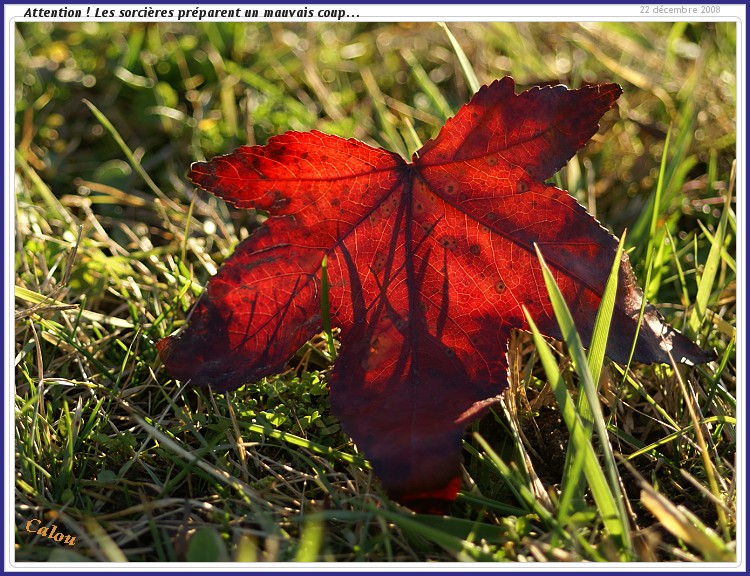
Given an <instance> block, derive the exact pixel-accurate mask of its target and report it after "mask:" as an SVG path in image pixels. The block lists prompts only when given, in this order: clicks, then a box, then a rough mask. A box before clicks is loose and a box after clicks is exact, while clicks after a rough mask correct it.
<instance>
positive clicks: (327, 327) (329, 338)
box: [320, 256, 336, 361]
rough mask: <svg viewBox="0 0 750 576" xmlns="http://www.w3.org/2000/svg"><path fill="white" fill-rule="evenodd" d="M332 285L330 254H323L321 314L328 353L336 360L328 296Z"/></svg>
mask: <svg viewBox="0 0 750 576" xmlns="http://www.w3.org/2000/svg"><path fill="white" fill-rule="evenodd" d="M329 290H330V286H329V284H328V256H323V262H322V263H321V265H320V315H321V317H322V320H323V331H324V332H325V335H326V343H327V344H328V354H329V355H330V357H331V360H332V361H333V360H336V344H335V342H334V341H333V329H332V328H331V306H330V301H329V298H328V293H329Z"/></svg>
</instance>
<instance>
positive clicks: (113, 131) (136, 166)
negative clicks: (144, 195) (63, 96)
mask: <svg viewBox="0 0 750 576" xmlns="http://www.w3.org/2000/svg"><path fill="white" fill-rule="evenodd" d="M83 103H84V104H86V106H88V107H89V109H90V110H91V112H92V113H93V114H94V116H95V117H96V119H97V120H98V121H99V123H100V124H101V125H102V126H103V127H104V128H105V129H106V130H107V132H109V133H110V135H111V136H112V138H114V140H115V142H117V145H118V146H119V147H120V149H121V150H122V152H123V154H125V157H126V158H127V159H128V162H130V165H131V166H132V167H133V170H135V171H136V172H138V174H139V176H140V177H141V178H143V181H144V182H145V183H146V184H147V185H148V187H149V188H151V191H152V192H153V193H154V194H156V195H157V196H158V197H159V198H160V199H161V200H163V201H164V202H166V203H167V205H168V206H169V207H170V208H171V209H173V210H178V211H180V207H179V206H177V204H175V202H174V201H173V200H172V199H171V198H169V197H168V196H166V195H165V194H164V192H162V191H161V189H160V188H159V187H158V186H157V185H156V183H155V182H154V181H153V180H152V179H151V176H149V175H148V172H146V170H144V168H143V166H141V163H140V162H139V161H138V159H137V158H136V157H135V154H133V151H132V150H131V149H130V147H129V146H128V145H127V144H126V143H125V140H123V139H122V136H120V133H119V132H118V131H117V128H115V127H114V125H113V124H112V122H110V121H109V118H107V117H106V116H105V115H104V114H103V113H102V111H101V110H99V108H97V107H96V106H94V105H93V104H92V103H91V102H89V101H88V100H86V99H84V100H83Z"/></svg>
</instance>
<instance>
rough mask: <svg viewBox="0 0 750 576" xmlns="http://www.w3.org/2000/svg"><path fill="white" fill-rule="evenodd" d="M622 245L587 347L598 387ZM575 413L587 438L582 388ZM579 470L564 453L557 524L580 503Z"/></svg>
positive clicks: (576, 460) (574, 456)
mask: <svg viewBox="0 0 750 576" xmlns="http://www.w3.org/2000/svg"><path fill="white" fill-rule="evenodd" d="M624 243H625V234H623V236H622V238H621V239H620V244H619V245H618V247H617V253H616V254H615V259H614V262H612V270H611V272H610V274H609V278H608V279H607V284H606V286H605V288H604V293H603V295H602V300H601V304H600V305H599V311H598V312H597V314H596V320H595V322H594V330H593V333H592V337H591V345H590V346H589V352H588V367H589V371H590V372H591V379H592V382H593V383H594V384H595V385H596V388H597V390H598V388H599V379H600V376H601V372H602V366H603V364H604V354H605V352H606V350H607V340H608V337H609V329H610V324H611V322H612V313H613V311H614V309H615V297H616V295H617V279H618V274H619V271H620V260H621V258H622V249H623V246H624ZM578 413H579V414H580V416H581V420H582V421H583V423H584V427H585V430H584V432H585V433H586V435H587V437H588V438H591V428H592V425H593V415H592V412H591V406H590V405H589V401H588V397H587V396H586V393H585V391H584V390H583V388H582V386H581V387H579V390H578ZM582 471H583V453H581V452H578V451H570V450H569V451H568V453H567V454H566V456H565V467H564V469H563V476H562V481H561V483H560V484H561V486H562V493H561V495H560V504H559V506H558V516H557V519H558V521H559V522H560V524H561V525H565V523H566V520H567V518H568V516H569V514H571V513H572V511H573V509H574V507H575V505H576V503H581V502H582V501H583V492H584V488H585V483H584V478H583V476H582Z"/></svg>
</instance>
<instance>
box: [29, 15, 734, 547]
mask: <svg viewBox="0 0 750 576" xmlns="http://www.w3.org/2000/svg"><path fill="white" fill-rule="evenodd" d="M732 26H733V25H729V24H720V23H716V24H711V23H694V24H684V23H637V24H628V25H625V24H617V23H583V24H563V23H550V24H529V23H521V24H511V23H488V24H453V23H451V24H449V25H448V31H449V32H450V33H449V34H446V29H444V28H442V27H441V26H439V25H437V24H351V25H349V24H347V25H336V24H316V23H300V24H281V23H277V24H267V25H266V24H262V25H260V24H259V25H253V24H235V23H228V24H222V25H217V24H211V23H201V24H195V25H193V24H166V23H164V24H162V23H160V24H154V25H149V26H146V25H142V24H132V25H130V24H125V23H122V24H121V23H107V24H102V23H87V24H85V25H79V24H66V23H60V24H56V25H52V24H44V23H39V24H20V25H19V26H18V29H17V35H16V47H17V67H16V79H17V87H16V93H17V101H18V107H17V110H18V112H17V116H16V134H17V142H18V147H17V150H16V160H17V174H16V205H17V209H16V282H15V284H16V350H15V355H16V382H15V391H16V406H15V408H16V423H15V424H16V426H15V431H16V467H17V469H16V473H17V475H16V478H17V481H16V508H15V514H16V520H17V521H16V525H17V526H19V527H20V528H19V529H18V532H17V534H16V544H17V558H18V559H19V560H55V559H63V558H67V559H78V560H81V559H93V560H99V561H113V560H114V561H116V560H121V559H127V560H130V561H138V560H145V561H157V560H158V561H182V560H188V561H200V560H215V561H218V560H237V561H255V560H259V561H260V560H262V561H294V560H299V561H309V560H315V559H318V560H326V561H342V560H348V561H389V562H390V561H454V560H462V561H463V560H467V561H468V560H486V561H489V560H494V561H556V560H561V561H562V560H565V561H578V560H593V561H607V560H621V559H632V560H653V561H676V560H729V559H731V555H732V553H733V550H734V538H735V527H736V520H735V518H736V510H735V501H736V490H737V478H736V475H735V468H734V466H735V462H734V455H735V449H736V428H735V426H736V403H737V402H736V396H735V387H736V381H735V379H736V372H735V366H736V360H735V354H736V351H735V340H736V316H735V315H736V294H735V293H736V270H737V264H736V262H735V254H736V247H735V238H736V235H737V229H736V227H737V224H736V214H735V206H736V205H735V203H734V196H733V176H732V174H733V172H732V170H733V168H732V167H733V163H734V159H735V158H734V154H735V149H734V148H735V134H734V115H735V111H734V106H735V84H734V83H735V72H734V68H733V66H734V61H735V60H734V50H735V35H734V29H733V27H732ZM454 41H455V43H454ZM458 47H460V48H461V50H458ZM696 54H697V55H699V56H696ZM506 74H511V75H513V76H514V77H515V79H516V82H517V84H518V85H519V89H523V88H526V87H528V86H531V85H534V84H537V83H545V82H558V81H562V82H565V83H568V84H569V85H571V86H574V87H577V86H579V85H580V84H581V83H582V82H605V81H606V82H612V81H614V82H619V83H620V84H622V85H623V87H624V90H625V92H624V94H623V96H622V97H621V99H620V100H619V101H618V107H617V111H613V112H610V113H608V114H607V115H606V116H605V117H604V119H603V130H602V131H601V133H600V135H598V136H596V137H595V138H594V140H593V141H592V142H591V143H589V144H588V145H587V146H586V148H584V150H583V151H581V152H580V153H579V154H578V155H577V156H576V157H575V158H574V159H573V160H572V161H571V163H570V164H569V166H568V167H567V168H565V169H563V170H562V171H561V172H560V174H559V175H557V176H556V177H555V178H556V180H555V181H556V182H557V183H558V184H559V185H561V186H563V187H564V188H566V189H568V190H570V192H571V193H572V194H574V195H575V196H576V198H577V199H578V200H579V202H581V203H582V204H584V205H585V206H587V207H588V208H589V209H590V210H592V211H595V213H596V216H597V218H598V219H599V220H600V221H601V222H602V223H603V225H605V226H607V227H609V228H610V229H611V230H613V231H614V232H615V233H616V234H621V233H622V231H623V230H624V229H625V228H627V229H628V233H627V235H626V244H625V250H626V251H628V252H629V256H630V260H631V263H632V265H633V268H634V270H635V271H636V274H637V276H638V277H639V280H640V281H641V283H646V282H647V285H646V287H645V290H646V292H647V294H648V295H649V298H650V299H651V300H652V301H653V302H654V303H655V304H656V305H657V306H658V307H659V308H660V310H661V312H662V313H663V314H664V315H665V316H666V317H667V320H668V321H669V322H671V323H672V324H673V325H674V326H676V327H678V328H680V329H683V331H685V332H687V333H688V334H690V336H691V337H692V338H694V339H696V340H697V341H699V343H700V344H701V346H703V347H704V348H707V349H711V348H713V349H715V350H716V351H717V354H718V359H717V361H716V362H714V363H711V364H708V365H705V366H699V367H695V368H683V367H675V366H667V365H659V366H640V365H632V366H629V367H623V366H620V365H617V364H614V363H611V362H609V361H608V360H602V359H601V357H600V355H597V352H601V351H602V350H603V344H602V343H601V342H598V341H597V340H596V339H595V341H594V342H595V343H594V345H592V347H591V350H589V351H588V355H589V356H588V360H586V359H585V358H584V357H582V356H581V354H582V351H581V350H579V349H578V348H577V347H576V346H577V345H575V344H573V343H571V342H567V344H566V345H562V344H559V343H550V342H549V341H547V342H545V343H538V344H535V343H534V339H533V338H532V337H531V336H530V335H529V334H525V333H516V334H514V335H513V337H512V338H511V344H510V348H509V365H510V371H509V373H510V389H509V391H508V392H507V393H506V394H505V396H504V398H503V403H502V404H501V405H500V407H499V408H498V409H497V410H496V411H494V412H492V413H491V414H489V415H488V416H487V417H486V418H485V419H483V420H482V421H481V422H479V423H478V424H477V425H476V426H475V428H474V429H473V430H472V431H470V432H473V433H469V434H467V436H466V439H465V447H466V449H465V451H464V454H465V459H464V469H465V474H464V483H463V490H462V493H461V494H460V496H459V498H458V500H457V502H456V503H455V504H454V505H453V508H452V510H451V516H449V517H445V518H432V517H422V516H419V515H412V514H411V513H410V512H409V511H408V510H406V509H404V508H402V507H399V506H398V505H396V504H394V503H392V502H390V501H389V500H388V499H387V498H386V496H385V495H384V493H383V492H382V490H381V489H380V487H379V484H378V482H377V479H376V478H375V477H374V476H373V475H372V473H371V471H370V469H369V467H368V465H367V462H366V460H365V459H364V456H366V455H362V454H360V453H358V451H357V449H356V447H355V446H354V445H353V444H352V443H351V441H350V440H349V438H348V437H347V436H346V435H345V434H343V432H342V431H341V428H340V426H339V424H338V422H337V421H336V420H335V419H334V418H333V417H332V416H331V414H330V410H329V406H328V399H327V389H326V379H327V371H328V370H329V368H330V365H331V358H332V356H333V355H334V353H335V348H334V345H335V343H334V342H333V341H332V339H331V338H332V337H335V336H336V333H337V332H336V327H335V326H334V327H332V328H331V330H330V331H329V333H328V334H326V335H320V336H318V337H316V338H315V339H314V340H313V341H311V342H310V343H308V344H307V345H306V346H305V347H304V348H303V349H302V350H300V351H299V353H298V354H297V355H296V356H295V357H294V358H293V359H292V360H291V361H290V363H289V367H288V370H287V371H286V372H285V373H283V374H281V375H278V376H273V377H268V378H266V379H263V380H261V381H259V382H256V383H251V384H248V385H246V386H245V387H243V388H242V389H240V390H238V391H236V392H233V393H226V394H217V395H213V394H211V393H210V391H207V390H196V389H194V388H192V387H190V386H183V385H181V384H180V383H176V382H174V381H173V380H171V379H170V378H169V376H168V375H167V374H166V373H165V371H164V370H163V368H162V366H161V364H160V362H159V360H158V357H157V355H156V351H155V348H154V344H155V342H157V341H158V340H159V339H160V338H162V337H164V336H166V335H168V334H170V333H172V332H173V331H174V330H175V329H176V328H178V327H179V326H180V325H182V323H183V322H184V320H185V317H186V314H187V312H188V310H189V309H190V306H191V305H192V303H194V302H195V299H196V298H197V296H198V295H199V294H200V293H201V291H202V288H203V286H204V285H205V282H206V281H207V279H208V278H209V277H210V276H211V275H213V274H214V273H215V272H216V270H217V268H218V266H219V265H220V264H221V262H222V261H223V260H224V259H225V258H226V257H227V256H228V255H229V254H231V252H232V250H233V249H234V247H235V246H236V244H237V242H239V241H240V240H241V239H242V238H244V237H246V236H247V235H248V234H249V233H250V232H251V231H252V230H253V229H255V228H256V227H257V226H258V225H259V224H260V223H261V222H262V221H263V219H264V218H265V215H264V214H257V213H254V212H253V211H236V210H229V209H227V207H226V205H225V204H224V203H223V202H221V201H219V200H217V199H216V198H214V197H211V196H210V195H207V194H202V193H196V192H195V190H194V188H193V186H192V185H190V184H189V183H188V181H187V179H186V178H185V174H186V172H187V169H188V167H189V165H190V163H191V162H193V161H197V160H203V159H205V158H208V157H211V156H213V155H215V154H217V153H226V152H229V151H230V150H231V149H233V148H234V147H236V146H238V145H240V144H244V143H248V142H249V143H258V144H263V143H265V141H266V140H267V139H268V138H269V137H270V136H272V135H274V134H278V133H281V132H283V131H285V130H289V129H294V130H310V129H320V130H324V131H327V132H331V133H335V134H338V135H340V136H344V137H356V138H360V139H362V140H365V141H367V142H368V143H371V144H373V145H379V146H385V147H388V148H390V149H393V150H397V151H399V152H400V153H402V154H404V155H405V156H408V155H410V154H411V153H412V152H413V151H414V150H415V149H417V148H418V147H419V145H420V144H421V143H423V142H425V141H427V140H428V139H429V138H431V137H434V136H435V135H436V133H437V131H438V130H439V128H440V126H441V125H442V124H443V122H444V121H445V118H446V117H448V116H450V115H452V114H453V113H455V111H456V110H457V109H458V108H459V107H460V106H461V105H462V104H463V103H465V102H466V101H467V100H468V98H469V97H470V95H471V93H472V89H471V86H472V85H473V83H474V80H473V78H476V79H477V81H478V82H479V83H480V84H483V83H487V82H489V81H491V80H493V79H495V78H499V77H502V76H504V75H506ZM709 78H710V79H711V80H710V81H709V80H708V79H709ZM618 114H619V116H618ZM670 126H671V127H672V132H671V134H670V140H669V145H668V147H667V145H666V135H667V132H668V131H669V128H670ZM660 173H661V176H660ZM597 342H598V343H597ZM502 352H503V351H498V353H502ZM571 356H572V358H573V360H572V362H571ZM592 358H594V360H593V361H592ZM589 363H591V364H589ZM587 371H588V376H587ZM597 373H598V374H599V375H598V377H597V376H596V375H597ZM589 377H590V381H588V380H587V379H588V378H589ZM584 382H588V383H587V384H586V385H584ZM596 387H598V391H594V392H592V390H593V388H596ZM584 390H588V392H584ZM584 394H585V396H584ZM584 398H586V399H587V400H585V401H584ZM587 404H589V406H590V408H589V410H588V411H587V409H586V405H587ZM589 412H591V414H589ZM587 420H588V421H590V422H591V426H588V425H587V426H584V427H583V428H584V429H586V428H588V429H591V428H595V430H596V432H595V433H594V434H593V435H591V434H588V433H585V432H584V433H578V432H574V434H573V436H571V435H570V433H569V428H570V426H571V425H572V424H574V423H575V422H577V421H580V422H584V421H587ZM605 431H606V432H605ZM605 436H606V438H605ZM605 440H606V442H605ZM569 445H571V446H576V447H577V449H578V453H585V455H586V458H585V461H583V460H582V461H580V462H579V463H578V464H576V463H575V460H574V459H573V460H570V461H569V463H568V464H567V465H566V463H565V462H566V456H565V455H566V451H567V448H568V446H569ZM602 450H606V454H609V455H608V456H607V457H604V456H603V455H604V454H605V452H603V451H602ZM571 454H573V452H572V451H571ZM569 458H573V457H572V456H571V457H569ZM631 466H632V467H631ZM607 511H610V512H611V514H610V513H608V512H607ZM32 517H42V518H44V521H45V522H46V523H48V524H52V523H55V522H57V523H59V524H61V525H63V524H64V525H65V527H66V530H67V531H69V532H72V533H76V534H78V535H80V538H79V540H78V543H77V545H76V546H75V548H71V549H65V550H63V549H62V548H61V547H60V546H59V545H57V544H56V543H54V542H49V541H47V540H46V539H44V538H39V537H36V538H35V537H34V536H33V535H30V534H28V533H25V532H24V531H23V526H25V524H26V522H27V521H28V520H29V519H30V518H32Z"/></svg>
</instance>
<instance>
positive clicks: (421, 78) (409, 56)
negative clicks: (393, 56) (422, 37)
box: [401, 49, 454, 121]
mask: <svg viewBox="0 0 750 576" xmlns="http://www.w3.org/2000/svg"><path fill="white" fill-rule="evenodd" d="M401 56H403V58H404V60H406V63H407V64H408V65H409V68H410V69H411V71H412V74H414V78H415V80H416V81H417V84H418V85H419V87H420V88H421V89H422V90H424V91H425V94H427V97H428V98H429V99H430V100H431V101H432V104H433V105H434V106H435V108H436V109H437V110H438V112H439V113H440V116H441V117H442V119H443V120H444V121H445V120H447V119H448V118H450V117H451V116H453V114H454V111H453V109H452V108H451V106H450V104H448V101H447V100H446V99H445V97H444V96H443V93H442V92H441V91H440V88H438V86H436V85H435V83H434V82H433V81H432V80H431V79H430V77H429V76H428V75H427V72H425V69H424V68H423V67H422V64H420V63H419V60H417V58H416V57H415V56H414V54H413V53H412V51H411V50H408V49H404V50H402V51H401Z"/></svg>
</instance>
